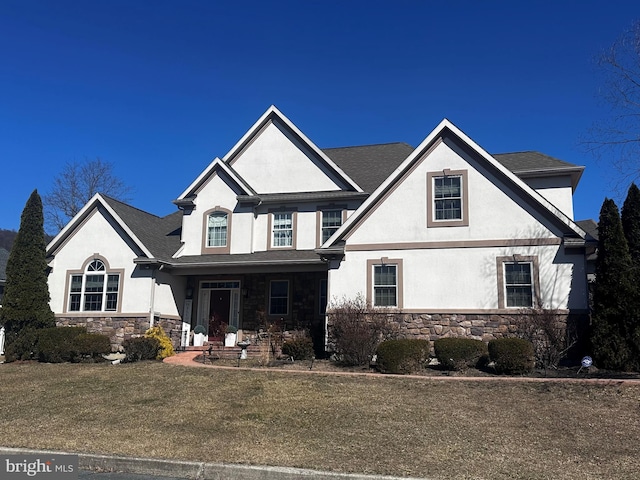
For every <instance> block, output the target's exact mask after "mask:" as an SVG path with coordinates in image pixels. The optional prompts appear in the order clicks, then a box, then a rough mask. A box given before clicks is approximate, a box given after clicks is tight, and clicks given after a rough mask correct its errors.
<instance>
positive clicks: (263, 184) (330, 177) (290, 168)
mask: <svg viewBox="0 0 640 480" xmlns="http://www.w3.org/2000/svg"><path fill="white" fill-rule="evenodd" d="M230 163H231V165H232V166H233V168H234V170H235V171H237V172H238V174H239V175H240V176H241V177H242V178H244V179H245V180H246V181H247V183H248V184H249V185H251V186H252V188H253V189H254V190H255V191H256V192H257V193H293V192H314V191H335V190H344V189H351V188H350V186H349V185H347V183H346V182H345V181H344V180H342V179H340V178H339V177H338V176H337V175H336V174H335V173H334V172H332V171H331V169H330V168H329V166H328V165H327V164H326V163H325V161H324V159H322V158H320V156H318V154H317V153H316V152H314V151H312V149H311V148H309V147H308V146H307V145H305V144H304V143H303V142H301V141H300V139H298V138H296V137H295V136H294V135H293V134H292V133H291V132H290V131H289V130H288V128H286V125H284V124H283V123H282V122H281V121H280V120H279V119H277V118H274V119H272V120H271V121H268V122H267V123H266V124H265V125H264V126H263V127H262V129H261V130H260V131H259V132H258V133H257V135H256V136H255V137H254V138H253V139H252V141H251V142H250V143H249V144H248V145H246V146H245V147H244V148H243V149H242V151H241V152H240V153H239V154H237V155H236V156H235V157H234V158H233V160H232V162H230Z"/></svg>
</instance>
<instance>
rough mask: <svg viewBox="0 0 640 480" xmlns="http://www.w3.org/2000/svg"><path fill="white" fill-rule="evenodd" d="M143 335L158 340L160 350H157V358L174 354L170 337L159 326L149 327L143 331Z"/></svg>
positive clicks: (160, 358)
mask: <svg viewBox="0 0 640 480" xmlns="http://www.w3.org/2000/svg"><path fill="white" fill-rule="evenodd" d="M144 336H145V337H147V338H155V339H156V340H158V344H159V345H160V350H158V354H157V356H156V359H157V360H162V359H163V358H167V357H171V356H173V355H175V352H174V351H173V344H172V343H171V339H170V338H169V336H168V335H167V334H166V333H165V331H164V330H163V329H162V327H161V326H157V327H151V328H150V329H149V330H147V331H146V332H144Z"/></svg>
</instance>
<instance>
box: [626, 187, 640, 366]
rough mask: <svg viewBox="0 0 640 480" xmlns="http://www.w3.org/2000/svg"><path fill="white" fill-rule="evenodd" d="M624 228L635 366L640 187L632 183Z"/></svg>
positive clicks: (639, 349)
mask: <svg viewBox="0 0 640 480" xmlns="http://www.w3.org/2000/svg"><path fill="white" fill-rule="evenodd" d="M622 228H623V230H624V236H625V238H626V239H627V244H628V245H629V254H630V255H631V273H630V276H631V280H632V282H633V283H632V285H633V291H632V293H631V297H630V299H629V303H630V304H631V305H630V306H629V310H628V312H627V317H626V320H627V326H626V330H627V334H628V335H629V337H628V339H627V340H628V342H629V344H630V348H631V351H632V355H633V357H634V359H635V362H634V363H636V366H635V368H638V367H640V189H638V187H637V186H636V184H635V183H632V184H631V186H630V187H629V191H628V193H627V198H626V199H625V201H624V204H623V206H622Z"/></svg>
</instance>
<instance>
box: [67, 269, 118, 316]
mask: <svg viewBox="0 0 640 480" xmlns="http://www.w3.org/2000/svg"><path fill="white" fill-rule="evenodd" d="M74 279H75V282H74ZM114 280H115V284H114ZM91 282H93V283H94V284H95V285H96V286H95V287H93V286H92V283H91ZM98 284H100V289H99V290H93V289H94V288H97V286H98ZM121 290H122V272H115V271H109V269H108V266H107V264H106V262H105V261H103V260H101V259H98V258H94V259H92V260H91V261H90V262H89V263H88V264H87V266H86V268H85V269H84V271H83V272H73V273H70V274H69V297H68V301H69V304H68V311H69V312H117V311H118V308H119V306H120V292H121ZM94 306H97V308H93V307H94Z"/></svg>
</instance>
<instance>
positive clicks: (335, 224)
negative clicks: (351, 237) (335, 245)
mask: <svg viewBox="0 0 640 480" xmlns="http://www.w3.org/2000/svg"><path fill="white" fill-rule="evenodd" d="M341 226H342V210H324V211H323V212H322V243H324V242H326V241H327V240H329V238H330V237H331V235H333V234H334V233H335V232H336V230H338V229H339V228H340V227H341Z"/></svg>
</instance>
